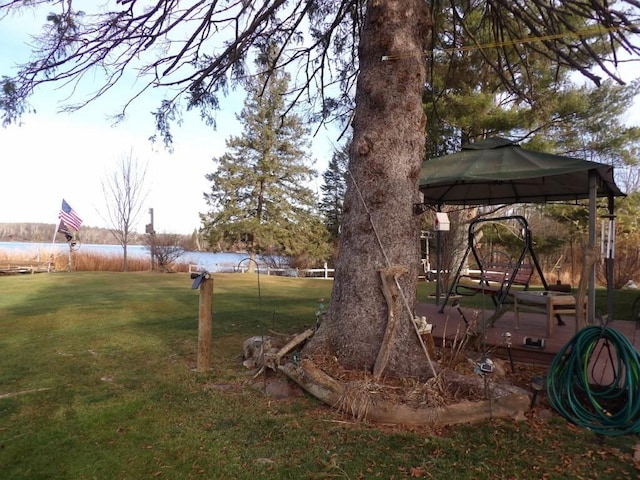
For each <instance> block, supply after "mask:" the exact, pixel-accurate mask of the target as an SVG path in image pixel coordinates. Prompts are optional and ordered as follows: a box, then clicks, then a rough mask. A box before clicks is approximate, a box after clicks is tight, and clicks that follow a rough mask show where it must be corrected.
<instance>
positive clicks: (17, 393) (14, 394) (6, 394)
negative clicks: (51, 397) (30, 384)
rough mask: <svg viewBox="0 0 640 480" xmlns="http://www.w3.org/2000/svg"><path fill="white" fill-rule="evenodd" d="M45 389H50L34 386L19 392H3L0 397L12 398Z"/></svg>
mask: <svg viewBox="0 0 640 480" xmlns="http://www.w3.org/2000/svg"><path fill="white" fill-rule="evenodd" d="M45 390H51V389H50V388H34V389H31V390H22V391H21V392H11V393H3V394H0V398H13V397H17V396H19V395H26V394H27V393H38V392H44V391H45Z"/></svg>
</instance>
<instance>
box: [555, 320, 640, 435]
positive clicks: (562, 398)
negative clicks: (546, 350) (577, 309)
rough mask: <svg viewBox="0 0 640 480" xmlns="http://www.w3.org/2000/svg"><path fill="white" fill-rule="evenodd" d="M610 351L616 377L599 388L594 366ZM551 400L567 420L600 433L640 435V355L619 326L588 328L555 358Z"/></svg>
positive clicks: (577, 335)
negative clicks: (592, 373) (591, 374)
mask: <svg viewBox="0 0 640 480" xmlns="http://www.w3.org/2000/svg"><path fill="white" fill-rule="evenodd" d="M598 345H600V348H599V349H598V352H597V353H596V347H598ZM605 349H606V352H607V353H608V357H609V360H611V367H612V369H613V379H612V381H611V382H610V383H608V384H607V385H599V384H594V383H593V379H592V381H590V379H589V366H590V365H593V362H596V361H597V360H598V359H599V358H598V357H599V355H601V354H602V353H603V351H604V350H605ZM612 349H613V351H612ZM547 397H548V399H549V403H550V404H551V406H552V407H553V408H554V409H555V410H556V411H557V412H558V413H560V414H561V415H562V416H563V417H565V418H566V419H567V420H569V421H570V422H572V423H574V424H576V425H578V426H581V427H584V428H589V429H591V430H592V431H594V432H595V433H598V434H602V435H625V434H629V433H640V353H638V351H637V350H636V349H635V347H634V346H633V345H632V344H631V343H630V342H629V340H628V339H627V338H626V337H625V336H624V335H623V334H621V333H620V332H618V331H617V330H615V329H613V328H610V327H607V326H603V327H599V326H588V327H585V328H584V329H583V330H581V331H580V332H578V333H577V334H576V335H575V336H574V337H573V338H572V339H571V340H570V341H569V342H568V343H567V344H566V345H564V346H563V347H562V349H561V350H560V351H559V352H558V354H557V355H556V356H555V358H554V359H553V362H552V363H551V366H550V367H549V372H548V374H547Z"/></svg>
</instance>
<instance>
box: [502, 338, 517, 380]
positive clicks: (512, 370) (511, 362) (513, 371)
mask: <svg viewBox="0 0 640 480" xmlns="http://www.w3.org/2000/svg"><path fill="white" fill-rule="evenodd" d="M502 336H503V337H504V343H505V344H506V345H507V352H509V363H510V364H511V373H516V367H515V366H514V365H513V353H512V352H511V332H504V333H503V334H502Z"/></svg>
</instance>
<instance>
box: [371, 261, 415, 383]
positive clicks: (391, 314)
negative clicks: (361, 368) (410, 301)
mask: <svg viewBox="0 0 640 480" xmlns="http://www.w3.org/2000/svg"><path fill="white" fill-rule="evenodd" d="M408 271H409V270H408V269H407V268H406V267H403V266H394V267H388V268H383V269H381V270H380V278H381V280H382V293H383V294H384V299H385V300H386V301H387V308H388V312H387V328H386V330H385V332H384V338H383V339H382V345H381V346H380V350H379V351H378V356H377V358H376V363H375V364H374V366H373V378H374V379H375V380H379V379H380V377H381V376H382V372H383V371H384V369H385V367H386V366H387V363H388V362H389V357H390V356H391V348H392V347H393V343H394V341H395V336H396V330H397V325H398V314H399V313H400V311H401V310H402V308H401V305H399V304H398V297H399V294H400V292H399V290H398V287H397V283H398V278H399V277H400V275H403V274H405V273H407V272H408Z"/></svg>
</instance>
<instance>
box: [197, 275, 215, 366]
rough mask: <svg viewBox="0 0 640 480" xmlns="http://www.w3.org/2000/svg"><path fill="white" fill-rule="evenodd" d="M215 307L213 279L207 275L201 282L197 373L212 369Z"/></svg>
mask: <svg viewBox="0 0 640 480" xmlns="http://www.w3.org/2000/svg"><path fill="white" fill-rule="evenodd" d="M212 307H213V277H210V276H209V275H205V276H204V278H203V279H202V282H200V305H199V309H198V361H197V366H196V371H198V372H206V371H208V370H209V369H210V368H211V324H212V317H213V314H212Z"/></svg>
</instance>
